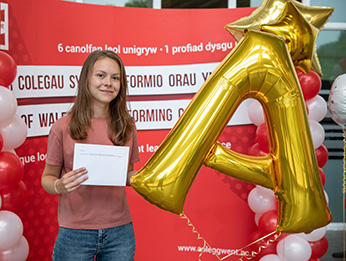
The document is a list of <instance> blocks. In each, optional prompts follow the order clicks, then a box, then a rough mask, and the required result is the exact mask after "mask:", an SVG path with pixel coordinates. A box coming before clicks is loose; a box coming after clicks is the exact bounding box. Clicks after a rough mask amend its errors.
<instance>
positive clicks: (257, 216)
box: [255, 213, 263, 226]
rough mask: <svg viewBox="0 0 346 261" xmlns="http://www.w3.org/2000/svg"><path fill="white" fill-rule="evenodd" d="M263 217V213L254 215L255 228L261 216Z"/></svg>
mask: <svg viewBox="0 0 346 261" xmlns="http://www.w3.org/2000/svg"><path fill="white" fill-rule="evenodd" d="M262 215H263V213H255V224H256V226H258V221H259V219H260V218H261V216H262Z"/></svg>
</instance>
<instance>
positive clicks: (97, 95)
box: [89, 57, 121, 106]
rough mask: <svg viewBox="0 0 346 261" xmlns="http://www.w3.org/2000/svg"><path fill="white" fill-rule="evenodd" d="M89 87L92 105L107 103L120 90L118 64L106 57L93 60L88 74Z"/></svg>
mask: <svg viewBox="0 0 346 261" xmlns="http://www.w3.org/2000/svg"><path fill="white" fill-rule="evenodd" d="M89 77H90V78H89V89H90V93H91V96H92V98H93V103H94V106H98V105H101V106H104V105H108V104H109V103H110V102H111V101H112V100H113V99H114V98H115V97H117V95H118V93H119V91H120V85H121V84H120V82H121V81H120V66H119V65H118V63H117V62H116V61H114V60H113V59H110V58H108V57H105V58H102V59H99V60H97V61H96V62H95V64H94V67H93V69H92V71H91V74H90V76H89Z"/></svg>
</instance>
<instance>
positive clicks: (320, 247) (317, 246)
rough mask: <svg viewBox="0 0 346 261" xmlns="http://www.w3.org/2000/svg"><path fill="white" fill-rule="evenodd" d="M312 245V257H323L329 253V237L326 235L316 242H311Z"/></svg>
mask: <svg viewBox="0 0 346 261" xmlns="http://www.w3.org/2000/svg"><path fill="white" fill-rule="evenodd" d="M309 244H310V246H311V250H312V253H311V257H312V258H316V259H318V258H321V257H322V256H324V255H325V254H326V253H327V250H328V239H327V238H326V237H322V238H321V239H320V240H318V241H315V242H309Z"/></svg>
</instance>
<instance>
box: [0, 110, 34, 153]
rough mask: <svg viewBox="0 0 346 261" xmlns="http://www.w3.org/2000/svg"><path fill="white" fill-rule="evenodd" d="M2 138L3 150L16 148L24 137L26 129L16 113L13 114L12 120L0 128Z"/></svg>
mask: <svg viewBox="0 0 346 261" xmlns="http://www.w3.org/2000/svg"><path fill="white" fill-rule="evenodd" d="M0 133H1V135H2V138H3V140H4V145H3V149H2V150H3V151H5V150H11V149H15V148H18V147H19V146H20V145H22V144H23V142H24V141H25V139H26V136H27V133H28V129H27V126H26V124H25V122H24V121H23V119H22V118H20V117H19V116H18V115H14V116H13V117H12V120H11V121H10V122H9V123H8V124H7V125H6V126H3V127H2V128H1V129H0Z"/></svg>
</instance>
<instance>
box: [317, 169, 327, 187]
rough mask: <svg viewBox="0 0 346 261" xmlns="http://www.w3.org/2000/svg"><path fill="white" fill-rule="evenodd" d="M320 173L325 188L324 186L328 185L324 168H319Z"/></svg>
mask: <svg viewBox="0 0 346 261" xmlns="http://www.w3.org/2000/svg"><path fill="white" fill-rule="evenodd" d="M318 172H319V173H320V177H321V182H322V185H323V186H324V184H326V174H325V173H324V171H323V169H322V168H318Z"/></svg>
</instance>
